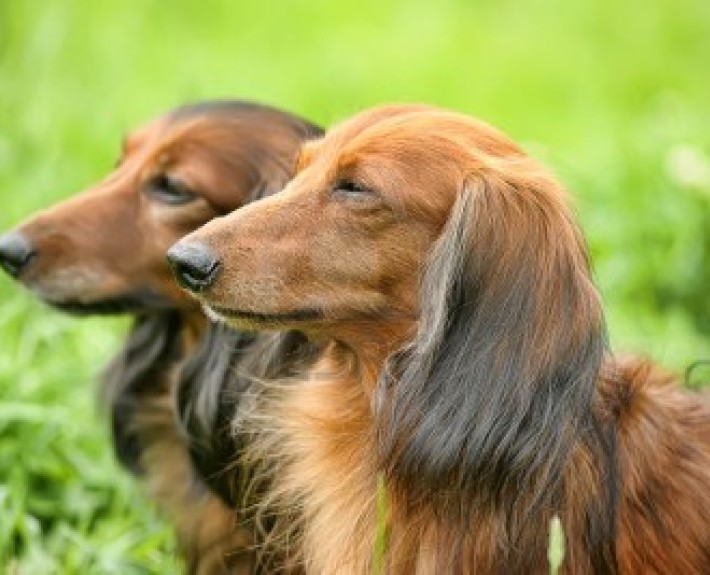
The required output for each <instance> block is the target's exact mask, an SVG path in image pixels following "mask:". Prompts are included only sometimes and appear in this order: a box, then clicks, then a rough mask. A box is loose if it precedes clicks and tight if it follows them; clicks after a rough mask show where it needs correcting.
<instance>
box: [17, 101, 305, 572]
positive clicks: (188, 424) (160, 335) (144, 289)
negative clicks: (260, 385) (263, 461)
mask: <svg viewBox="0 0 710 575" xmlns="http://www.w3.org/2000/svg"><path fill="white" fill-rule="evenodd" d="M318 133H319V130H318V128H316V127H315V126H313V125H311V124H309V123H308V122H306V121H303V120H301V119H299V118H296V117H295V116H291V115H290V114H288V113H286V112H281V111H279V110H275V109H272V108H269V107H266V106H260V105H257V104H251V103H247V102H237V101H233V102H229V101H224V102H205V103H200V104H194V105H188V106H185V107H182V108H179V109H176V110H174V111H172V112H169V113H167V114H165V115H163V116H161V117H159V118H157V119H156V120H153V121H151V122H150V123H148V124H147V125H146V126H144V127H142V128H140V129H138V130H136V131H135V132H133V133H132V134H130V135H129V136H128V137H127V138H126V139H125V142H124V146H123V150H122V154H121V157H120V159H119V162H118V163H117V166H116V168H115V169H114V171H112V172H111V173H110V174H109V175H108V176H107V177H106V178H105V179H103V180H102V181H101V182H99V183H97V184H96V185H94V186H92V187H91V188H90V189H89V190H87V191H85V192H83V193H81V194H79V195H77V196H75V197H73V198H71V199H69V200H66V201H64V202H61V203H59V204H57V205H56V206H53V207H52V208H50V209H48V210H46V211H44V212H42V213H40V214H38V215H36V216H34V217H33V218H31V219H30V220H28V221H27V222H25V223H23V224H22V225H20V226H19V227H18V228H17V229H16V230H15V231H14V232H13V233H14V234H16V235H17V234H19V235H20V236H21V237H23V238H24V241H26V242H28V244H29V245H31V247H32V250H33V252H34V255H33V256H32V258H31V260H30V261H29V263H28V264H27V265H26V266H25V267H24V268H23V269H22V270H21V273H20V274H18V275H19V278H18V279H19V280H20V281H22V283H23V284H24V285H25V286H26V287H28V288H29V289H30V290H32V291H33V292H34V293H36V294H37V295H38V296H40V297H41V298H42V299H44V300H45V301H47V302H48V303H50V304H51V305H53V306H55V307H58V308H59V309H62V310H66V311H70V312H76V313H80V314H92V313H118V312H127V313H131V314H132V315H134V316H135V318H136V320H135V324H134V326H133V328H132V329H131V331H130V333H129V335H128V337H127V341H126V345H125V347H124V349H123V350H122V351H121V352H120V353H119V354H118V355H117V356H116V357H115V358H114V359H113V361H112V362H111V364H110V365H109V367H108V369H107V371H106V374H105V377H104V382H103V389H102V394H103V395H104V400H105V402H106V404H107V407H108V409H109V410H110V412H111V416H112V424H113V432H114V446H115V449H116V452H117V455H118V457H119V458H120V460H121V462H122V463H123V464H124V465H125V466H126V467H127V468H129V469H130V470H131V471H133V472H134V473H136V474H138V475H139V476H141V477H142V478H143V480H144V481H145V484H146V485H147V488H148V491H149V493H150V494H151V496H152V497H153V499H154V500H155V501H156V502H157V503H158V504H159V505H160V507H161V509H162V510H163V511H165V512H166V513H167V514H168V516H169V517H170V519H171V520H172V522H173V524H174V525H175V528H176V531H177V536H178V544H179V546H180V548H181V550H182V551H183V554H184V556H185V560H186V566H187V571H188V572H189V573H195V574H199V575H207V574H210V575H212V574H217V573H225V572H230V573H235V572H236V573H251V572H252V570H253V553H252V549H251V548H252V546H253V540H252V539H253V538H252V534H251V532H250V531H249V530H246V529H244V528H241V527H238V521H239V517H238V515H237V513H236V510H235V509H234V508H233V507H234V504H235V501H236V500H238V499H239V498H238V497H237V495H236V494H233V493H231V490H230V489H231V483H236V482H237V481H236V479H233V478H232V476H237V475H238V473H237V470H233V471H232V472H230V473H229V474H228V475H229V476H228V477H223V476H222V474H220V473H219V472H221V471H222V466H223V464H226V463H228V462H229V460H228V459H220V457H221V454H220V453H219V452H218V451H219V445H220V442H222V441H223V440H222V439H221V437H222V436H226V435H227V433H226V431H225V430H224V429H223V428H225V427H226V423H225V421H223V420H222V419H221V417H222V416H221V414H220V413H219V411H220V410H221V409H223V407H222V405H221V401H222V393H223V388H225V389H226V391H225V393H226V394H227V395H229V399H230V401H231V404H230V408H231V410H234V409H236V408H237V405H238V399H239V397H238V395H237V392H238V391H239V389H232V388H231V386H233V385H236V384H237V383H238V382H233V381H231V380H232V379H234V377H235V376H234V375H232V373H231V372H232V371H233V367H234V366H233V365H232V364H233V363H234V362H235V361H237V360H238V358H239V356H240V352H239V350H234V349H232V351H231V353H232V355H233V356H234V357H229V350H230V348H234V347H235V341H236V342H239V344H240V345H241V346H242V347H248V345H249V344H250V340H251V339H253V338H250V337H242V336H241V335H240V334H238V333H236V332H233V331H232V330H228V329H225V328H224V327H222V326H216V325H214V324H213V323H212V322H210V321H208V320H207V318H206V317H205V316H204V314H203V311H202V309H201V308H200V307H199V305H197V304H196V303H195V302H194V300H192V299H191V298H188V297H186V295H185V294H184V292H182V290H180V289H178V288H177V286H176V285H175V284H174V282H173V281H172V277H171V274H170V270H169V268H168V265H167V263H166V261H165V251H166V249H167V248H168V247H169V246H170V245H171V244H172V243H174V242H175V241H176V240H178V239H179V238H181V237H182V236H183V235H185V234H186V233H188V232H189V231H191V230H194V229H196V228H197V227H199V226H200V225H201V224H203V223H205V222H207V221H209V220H210V219H212V218H214V217H216V216H220V215H223V214H225V213H227V212H229V211H231V210H233V209H235V208H238V207H240V206H242V205H243V204H245V203H246V202H249V201H251V200H253V199H256V198H259V197H261V196H263V195H265V194H268V193H271V192H273V191H276V190H278V189H280V188H281V187H282V186H283V185H284V184H285V183H286V181H287V180H288V179H289V177H290V176H291V174H292V172H293V169H294V164H295V159H296V154H297V149H298V146H299V145H300V143H301V142H302V141H303V140H305V139H307V138H309V137H311V136H313V135H316V134H318ZM8 236H9V234H8ZM223 352H224V353H223ZM254 353H256V352H254ZM223 355H227V356H228V359H227V360H224V361H222V360H220V359H219V358H220V357H221V356H223ZM216 356H219V357H216ZM218 360H219V361H218ZM227 449H234V446H233V443H232V442H231V441H229V442H228V445H227ZM229 455H230V457H233V456H234V451H233V450H232V451H229ZM196 457H199V460H200V463H201V464H209V469H201V468H196V461H195V458H196ZM213 489H217V490H218V492H219V495H218V494H217V493H216V492H215V491H213Z"/></svg>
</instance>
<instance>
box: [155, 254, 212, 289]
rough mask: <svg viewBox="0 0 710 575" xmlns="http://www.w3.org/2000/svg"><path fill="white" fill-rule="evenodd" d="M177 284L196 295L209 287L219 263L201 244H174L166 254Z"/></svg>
mask: <svg viewBox="0 0 710 575" xmlns="http://www.w3.org/2000/svg"><path fill="white" fill-rule="evenodd" d="M166 257H167V258H168V263H169V264H170V268H171V269H172V271H173V275H174V276H175V279H176V280H177V282H178V283H179V284H180V285H181V286H182V287H184V288H185V289H188V290H190V291H192V292H195V293H198V292H201V291H203V290H205V289H207V288H208V287H210V286H211V285H212V284H213V283H214V281H215V279H216V277H217V273H218V272H219V268H220V262H219V260H218V259H217V258H216V257H215V256H214V255H213V254H212V252H210V251H209V249H207V247H205V246H203V245H201V244H183V243H182V242H179V243H177V244H175V245H174V246H173V247H172V248H170V250H168V253H167V254H166Z"/></svg>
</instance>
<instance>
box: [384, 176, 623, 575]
mask: <svg viewBox="0 0 710 575" xmlns="http://www.w3.org/2000/svg"><path fill="white" fill-rule="evenodd" d="M501 174H502V173H501ZM560 194H561V192H560V190H558V189H557V187H556V185H555V184H554V183H553V182H552V181H551V180H548V179H547V178H545V177H544V176H539V175H537V176H529V177H527V178H519V180H518V181H510V180H508V181H506V179H504V176H503V175H495V173H493V174H492V175H486V176H476V177H475V178H472V179H471V180H470V181H469V182H467V183H466V185H465V186H464V189H463V191H462V192H461V194H460V196H459V198H458V200H457V202H456V204H455V206H454V208H453V210H452V213H451V215H450V218H449V221H448V223H447V225H446V227H445V229H444V230H443V233H442V235H441V237H440V239H439V240H438V243H437V244H436V245H435V247H434V249H433V251H432V253H431V255H430V259H429V262H428V266H427V268H426V270H425V273H424V276H423V281H422V288H421V290H422V301H421V306H422V307H421V319H420V326H419V332H418V335H417V337H416V339H415V340H414V341H413V342H412V343H411V344H410V345H409V346H408V347H406V348H405V349H403V350H401V351H400V352H398V353H397V354H396V355H395V356H394V357H392V358H391V359H390V362H389V365H388V367H387V370H386V372H385V373H384V375H383V377H382V379H381V381H380V385H379V396H378V417H379V419H378V425H379V429H378V431H379V437H380V448H381V458H382V459H381V465H382V467H383V469H384V470H385V471H386V473H387V476H388V478H389V479H388V480H389V481H390V484H391V485H392V487H393V489H395V490H396V491H398V492H400V493H401V494H402V497H403V498H404V499H405V500H406V501H407V502H408V503H409V504H410V505H420V504H421V503H422V502H429V504H430V505H432V506H433V508H434V510H435V512H436V513H440V514H446V515H447V516H448V517H449V518H450V519H451V518H454V519H456V520H460V521H463V522H464V524H470V521H471V518H472V517H475V516H476V515H477V514H480V513H481V512H483V513H486V514H490V513H493V514H495V515H496V516H498V517H503V521H504V524H505V525H506V531H507V535H508V538H509V539H510V541H509V542H510V543H511V547H512V548H514V543H515V539H516V538H518V537H519V535H520V533H521V532H522V531H523V530H525V529H528V530H529V529H530V524H529V523H527V522H528V520H529V519H531V518H532V517H534V516H536V514H537V512H539V511H540V510H542V509H544V510H546V512H548V510H553V512H560V510H559V507H560V505H561V503H562V499H563V498H564V494H563V485H562V481H563V475H564V472H565V469H566V466H567V465H568V464H569V462H570V457H571V453H572V450H573V449H576V448H579V443H580V442H581V443H582V444H583V448H585V449H589V450H591V451H592V454H593V455H592V458H593V459H594V458H597V459H599V458H600V459H601V460H602V461H601V463H600V464H599V469H602V470H612V471H613V470H614V469H615V462H614V455H613V452H614V449H613V445H612V443H613V442H612V441H611V440H610V439H609V437H608V436H607V435H606V434H605V432H603V431H602V429H601V428H602V424H601V423H600V422H599V421H598V418H597V416H596V415H595V409H594V402H595V383H596V379H597V375H598V372H599V369H600V364H601V361H602V357H603V355H604V352H605V330H604V322H603V316H602V311H601V306H600V302H599V299H598V295H597V292H596V289H595V288H594V286H593V284H592V283H591V280H590V277H589V270H588V263H587V258H586V252H585V248H584V244H583V240H582V239H581V237H580V236H579V233H578V232H577V229H576V227H575V225H574V223H573V221H572V219H571V216H570V214H569V213H568V212H567V210H566V209H565V207H564V206H563V204H562V202H561V199H560ZM612 479H613V478H612ZM398 487H399V488H400V489H398ZM612 494H613V490H611V491H610V493H609V494H608V495H609V497H607V498H606V500H605V501H604V502H602V503H600V504H599V510H598V513H597V515H598V517H596V516H588V517H587V523H588V524H589V530H591V531H594V532H595V533H596V532H598V534H597V535H594V534H592V535H591V536H590V537H591V538H595V537H596V538H597V539H599V541H597V542H593V541H589V542H588V543H587V546H588V547H597V549H590V553H591V552H598V553H599V554H600V555H599V559H598V560H597V561H598V562H600V564H601V563H604V562H607V563H608V562H611V563H613V561H614V559H613V557H614V550H613V540H614V536H613V533H614V517H615V511H614V500H613V496H612ZM605 506H606V507H605ZM591 514H592V515H594V512H591ZM541 529H542V530H543V532H545V530H546V526H544V525H543V526H541ZM524 552H525V551H523V553H524ZM592 560H593V561H594V559H592ZM602 570H604V569H602ZM612 570H613V567H612Z"/></svg>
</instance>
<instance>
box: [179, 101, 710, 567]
mask: <svg viewBox="0 0 710 575" xmlns="http://www.w3.org/2000/svg"><path fill="white" fill-rule="evenodd" d="M168 257H169V259H170V261H171V265H172V266H173V270H174V273H175V275H176V278H177V280H178V281H179V282H180V283H181V284H182V285H183V286H185V287H186V288H187V289H189V290H190V291H192V292H193V293H194V294H195V295H196V296H197V297H198V298H199V300H200V301H202V302H203V303H204V304H205V305H206V306H208V309H209V311H210V313H211V314H212V315H213V316H214V317H216V318H221V319H222V320H223V321H225V322H226V323H228V324H229V325H231V326H233V327H237V328H239V329H245V330H246V329H248V330H255V331H276V332H278V331H279V330H299V331H301V332H303V333H304V334H306V335H307V336H308V337H309V338H311V339H312V340H314V341H318V342H319V345H320V350H319V352H318V353H317V356H316V357H315V358H314V359H313V362H312V363H310V364H309V365H307V366H304V367H303V368H299V370H297V372H296V373H294V374H293V375H291V376H289V377H284V378H273V379H271V380H268V379H267V380H266V381H263V383H262V386H261V387H260V389H259V391H258V393H257V398H256V399H255V401H254V403H253V405H252V407H251V411H250V413H249V415H248V416H247V417H243V418H241V419H239V420H238V421H235V423H234V433H235V434H236V436H240V435H244V436H246V437H249V444H248V446H247V447H246V451H245V453H244V454H243V455H242V456H241V461H242V462H243V463H242V464H243V465H245V466H247V467H248V468H249V473H250V476H251V478H250V480H249V481H250V483H251V485H252V486H253V487H252V491H254V492H256V493H259V498H260V499H259V502H257V503H255V508H254V511H253V512H254V514H255V516H261V517H265V518H269V520H270V523H271V527H270V528H271V529H272V531H271V532H270V533H268V534H267V537H266V539H265V549H264V557H265V559H264V560H268V558H269V547H270V546H271V547H272V548H280V549H281V553H284V552H285V555H284V556H282V557H279V558H278V561H279V562H280V565H281V566H282V568H284V569H285V570H286V571H288V570H289V569H296V568H299V567H300V568H303V569H304V570H305V571H306V572H307V573H313V574H317V575H326V574H327V575H334V574H341V573H342V574H365V573H371V572H373V569H374V568H375V567H377V566H378V565H382V566H383V569H384V572H387V573H393V574H412V573H417V574H441V573H467V574H468V573H487V574H488V573H495V574H518V573H520V574H531V573H535V574H542V573H549V565H548V558H547V549H548V546H547V543H548V537H549V530H550V528H549V526H550V523H551V520H552V519H553V518H554V517H555V516H557V517H558V518H559V520H560V522H561V525H562V527H563V531H564V535H565V540H566V546H565V549H566V552H565V558H564V562H563V564H562V567H561V572H564V573H573V574H582V573H585V574H586V573H626V574H636V573H644V574H650V573H655V574H670V573H710V408H709V407H708V405H707V404H706V403H704V402H703V401H702V399H701V398H700V397H699V396H697V395H694V394H692V393H690V392H686V391H683V390H681V389H679V386H678V384H677V381H676V380H675V378H674V376H672V375H670V374H668V373H666V372H665V371H663V370H662V369H661V368H659V367H657V366H655V365H653V364H651V363H650V362H648V361H647V360H643V359H637V358H621V357H615V356H613V355H612V354H611V353H610V351H609V350H608V346H607V343H606V335H605V322H604V315H603V311H602V306H601V302H600V297H599V293H598V291H597V289H596V288H595V286H594V284H593V282H592V279H591V274H590V266H589V263H588V256H587V249H586V246H585V241H584V239H583V237H582V234H581V232H580V230H579V228H578V226H577V224H576V223H575V220H574V217H573V214H572V212H571V210H570V208H569V207H568V205H567V200H566V193H565V191H564V190H563V188H562V186H561V185H560V184H559V183H558V182H557V181H556V179H555V178H554V177H553V176H551V175H550V174H548V173H547V172H546V171H545V170H544V169H542V168H541V167H540V166H539V165H538V164H537V163H536V162H535V161H534V160H533V159H531V158H530V157H529V156H527V155H526V154H525V153H524V152H523V151H522V150H521V149H520V148H519V147H518V146H517V145H516V144H515V143H514V142H513V141H511V140H510V139H509V138H508V137H506V136H505V135H503V134H502V133H500V132H499V131H497V130H496V129H494V128H492V127H490V126H489V125H487V124H485V123H483V122H481V121H478V120H475V119H472V118H469V117H466V116H463V115H460V114H456V113H453V112H448V111H444V110H438V109H434V108H429V107H426V106H417V105H402V106H385V107H380V108H376V109H374V110H370V111H366V112H363V113H361V114H360V115H357V116H355V117H354V118H352V119H350V120H346V121H345V122H343V123H342V124H340V125H338V126H337V127H335V128H333V129H332V130H331V131H329V132H328V133H327V134H326V136H325V137H324V138H322V139H320V140H316V141H313V142H310V143H306V144H304V146H303V147H302V150H301V154H300V159H299V164H298V168H297V172H296V176H295V177H294V179H293V180H292V181H291V182H290V183H289V184H288V185H287V186H286V187H285V189H284V190H283V191H281V192H280V193H278V194H275V195H273V196H271V197H269V198H266V199H263V200H260V201H258V202H255V203H253V204H250V205H248V206H246V207H244V208H242V209H241V210H238V211H236V212H234V213H232V214H230V215H229V216H227V217H225V218H222V219H219V220H215V221H213V222H211V223H209V224H207V225H206V226H204V227H203V228H201V229H200V230H198V231H196V232H194V233H192V234H190V235H188V236H187V237H186V238H184V239H183V240H181V241H180V242H179V243H177V244H176V245H175V246H173V248H171V250H170V251H169V256H168ZM205 262H209V268H210V270H211V273H210V274H204V273H202V271H201V270H203V269H204V267H205V265H204V263H205ZM196 284H199V287H197V288H196V287H195V286H196ZM256 375H257V379H258V377H260V374H256ZM378 484H380V485H382V486H383V487H382V488H381V489H380V490H378V489H377V487H376V486H377V485H378ZM380 494H381V495H382V497H381V498H380V497H379V495H380ZM378 500H381V501H385V502H386V505H378V504H377V501H378ZM383 509H384V511H382V510H383ZM380 512H381V517H383V519H381V520H379V521H378V519H377V517H378V513H380ZM378 542H380V543H381V542H384V544H383V545H382V548H383V549H384V550H383V551H382V552H381V554H380V555H377V554H376V553H375V552H374V551H373V550H374V549H375V546H376V543H378ZM284 550H285V551H284ZM380 562H381V563H380Z"/></svg>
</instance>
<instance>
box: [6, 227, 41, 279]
mask: <svg viewBox="0 0 710 575" xmlns="http://www.w3.org/2000/svg"><path fill="white" fill-rule="evenodd" d="M34 255H35V252H34V250H33V249H32V244H31V243H30V242H29V240H28V239H27V238H26V237H25V236H23V235H22V234H21V233H20V232H9V233H7V234H5V235H4V236H2V237H0V266H2V268H3V269H4V270H5V271H6V272H7V273H9V274H10V275H11V276H12V277H14V278H16V277H17V276H19V275H20V274H21V273H22V270H23V269H24V268H25V267H26V266H27V264H28V263H29V262H30V260H31V259H32V256H34Z"/></svg>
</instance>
